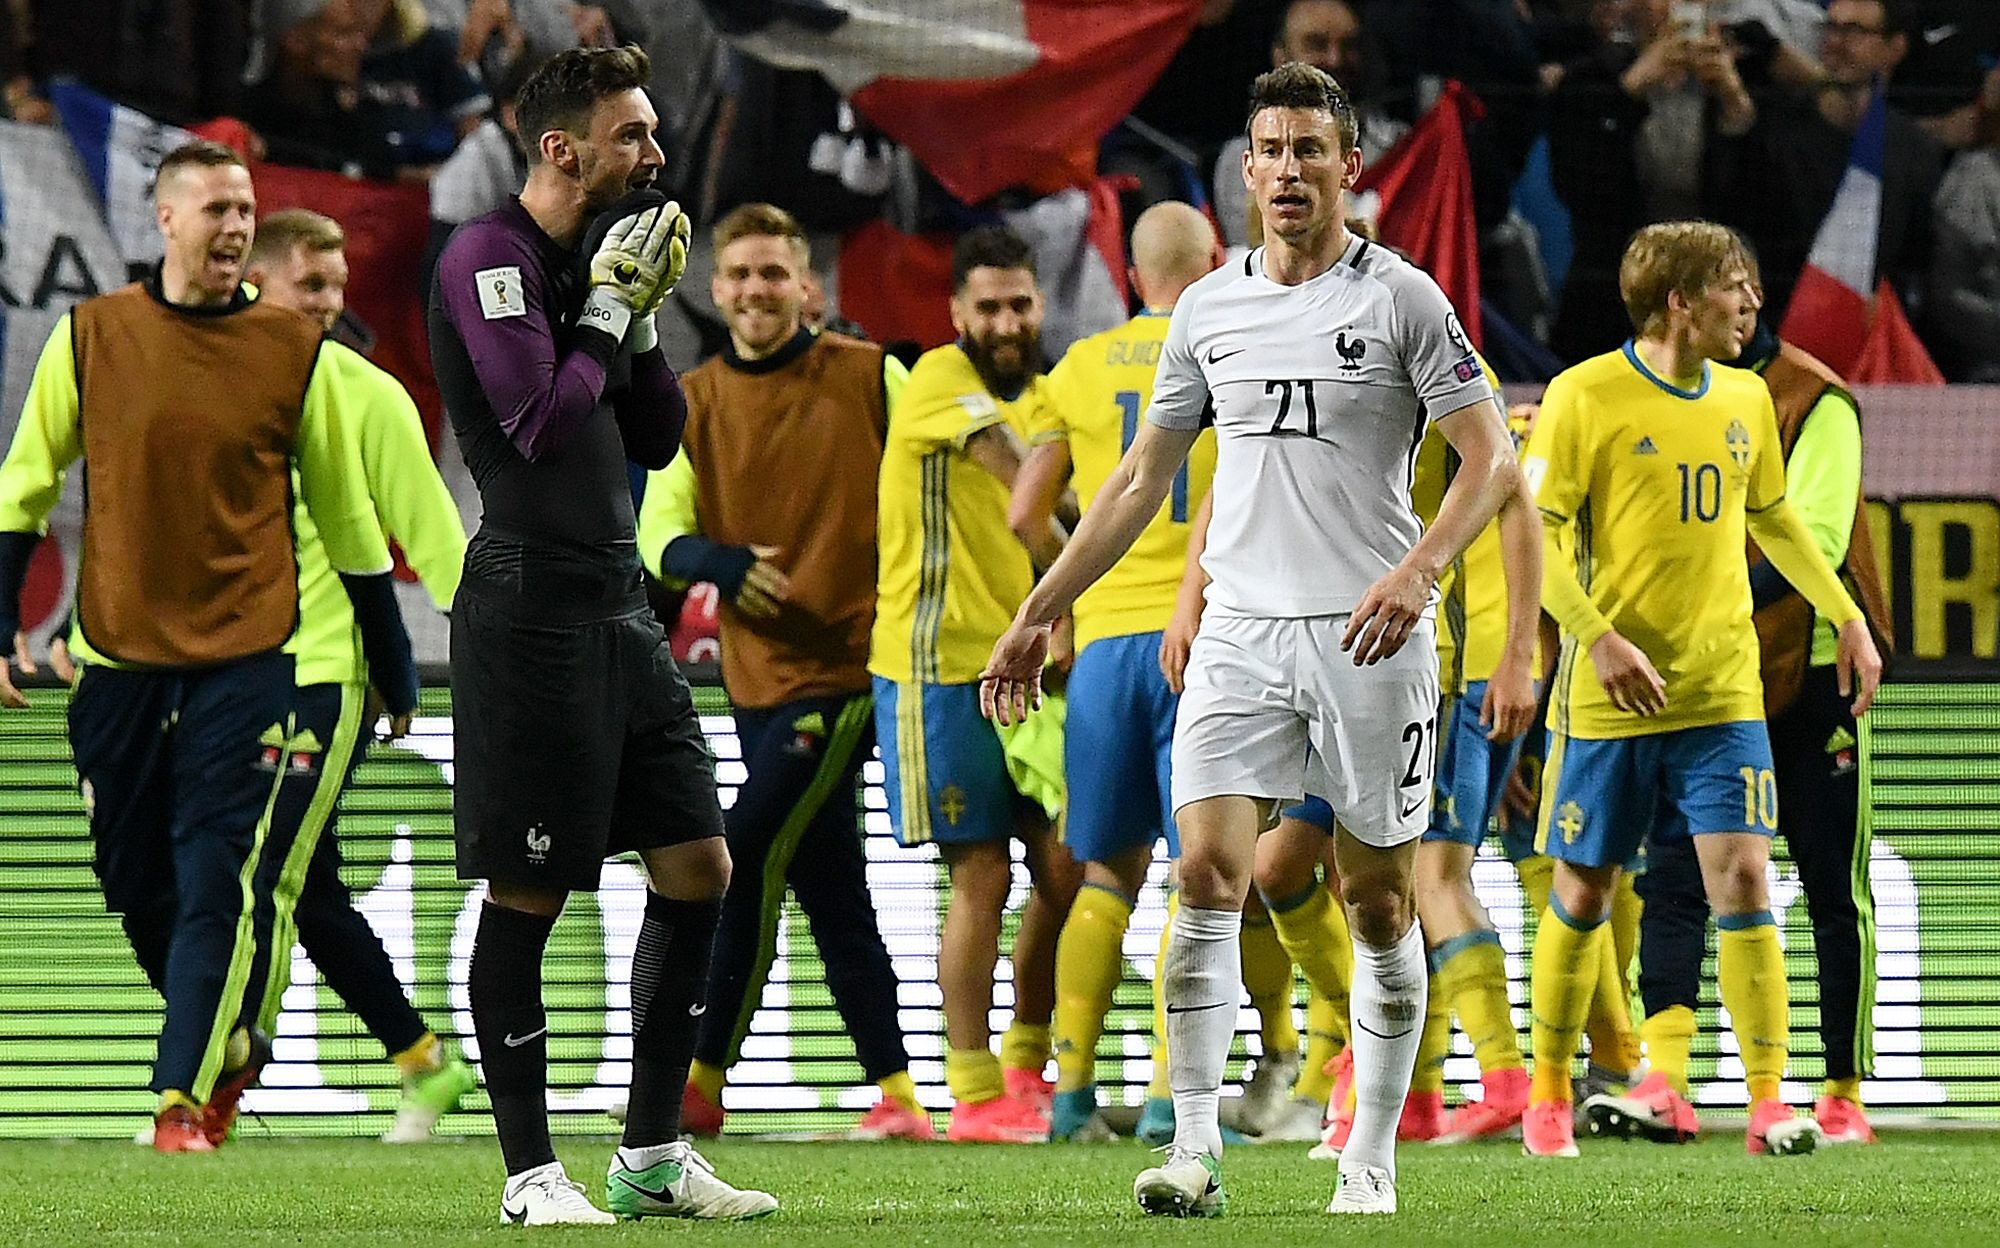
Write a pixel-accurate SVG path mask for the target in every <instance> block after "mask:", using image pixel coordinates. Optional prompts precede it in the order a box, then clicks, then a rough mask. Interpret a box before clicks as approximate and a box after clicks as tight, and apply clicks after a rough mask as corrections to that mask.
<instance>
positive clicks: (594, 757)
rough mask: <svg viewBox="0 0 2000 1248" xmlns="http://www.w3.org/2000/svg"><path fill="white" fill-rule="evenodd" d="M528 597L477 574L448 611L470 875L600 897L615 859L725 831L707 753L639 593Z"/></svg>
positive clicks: (463, 866) (461, 856) (462, 846)
mask: <svg viewBox="0 0 2000 1248" xmlns="http://www.w3.org/2000/svg"><path fill="white" fill-rule="evenodd" d="M531 601H532V600H531V599H529V598H527V597H524V596H522V595H520V594H518V593H516V592H514V587H508V588H506V589H496V588H494V587H492V586H490V585H486V584H483V583H482V582H481V581H480V580H478V579H476V578H474V577H472V576H470V575H468V576H467V578H466V581H465V583H464V585H463V586H461V588H460V590H459V593H458V597H457V600H456V602H455V603H454V604H453V607H452V614H451V683H452V706H453V711H452V713H453V720H454V725H455V734H456V742H455V747H454V751H453V753H454V764H455V768H456V773H457V774H456V778H455V780H454V783H453V789H452V806H453V812H454V815H455V819H454V822H455V824H456V832H457V841H458V875H459V878H460V879H463V880H501V881H505V882H507V883H511V884H522V885H529V886H534V887H539V888H549V889H567V890H571V891H575V890H595V889H596V888H597V886H598V877H599V874H600V872H601V871H602V869H603V866H604V860H605V859H606V858H609V857H611V856H612V855H615V854H619V853H623V852H625V851H627V850H642V849H653V848H658V847H661V846H667V845H679V844H684V843H686V842H689V841H696V840H701V839H702V838H704V837H711V836H721V835H722V810H721V808H720V807H719V806H718V805H717V803H716V797H715V765H714V762H713V760H712V759H711V757H710V754H709V751H708V742H707V739H706V738H705V737H704V736H703V735H702V731H701V724H700V721H699V719H698V718H697V716H696V715H695V710H694V700H693V697H692V695H691V694H690V693H689V691H688V684H687V680H686V678H685V677H683V676H682V675H681V673H680V669H679V668H678V667H677V666H676V665H675V664H674V660H673V655H672V653H671V652H670V651H669V649H668V643H667V636H666V632H665V630H664V629H663V628H661V626H660V622H659V620H658V618H657V617H655V616H654V614H653V612H652V609H651V608H650V607H648V606H647V605H646V602H645V598H644V594H643V592H642V591H641V592H637V593H634V594H628V595H624V596H622V597H620V598H619V599H617V600H615V601H612V602H610V603H608V604H607V605H608V610H598V611H585V612H581V613H579V612H576V611H569V612H566V613H553V612H550V611H548V610H547V609H545V608H543V607H542V606H541V605H540V604H535V605H533V606H531V605H530V603H531ZM579 614H583V615H595V616H596V618H582V619H579V618H576V617H577V615H579Z"/></svg>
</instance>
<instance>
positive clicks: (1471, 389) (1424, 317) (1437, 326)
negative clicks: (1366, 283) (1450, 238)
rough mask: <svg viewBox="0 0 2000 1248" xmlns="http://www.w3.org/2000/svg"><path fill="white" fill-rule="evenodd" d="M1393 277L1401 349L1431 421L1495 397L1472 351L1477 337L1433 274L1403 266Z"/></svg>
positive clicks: (1405, 365) (1390, 284)
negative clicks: (1467, 331)
mask: <svg viewBox="0 0 2000 1248" xmlns="http://www.w3.org/2000/svg"><path fill="white" fill-rule="evenodd" d="M1392 273H1393V276H1392V277H1391V278H1390V281H1389V289H1390V291H1391V292H1392V293H1391V300H1390V302H1391V305H1392V307H1393V308H1394V309H1395V317H1396V326H1395V333H1396V349H1397V352H1398V354H1399V355H1401V357H1402V362H1403V371H1404V373H1406V374H1407V375H1408V376H1409V379H1410V386H1411V388H1412V389H1414V390H1415V391H1416V393H1417V401H1418V402H1419V403H1421V404H1423V407H1424V411H1425V413H1426V414H1427V415H1428V416H1429V418H1430V419H1431V420H1436V419H1437V418H1438V417H1440V416H1449V415H1450V414H1451V413H1453V412H1455V411H1457V410H1458V409H1459V408H1461V407H1465V406H1467V405H1469V404H1473V403H1477V402H1479V400H1481V399H1490V398H1492V397H1493V387H1492V386H1490V385H1488V384H1487V382H1486V373H1485V371H1484V370H1483V369H1481V368H1480V367H1479V357H1478V356H1476V355H1474V354H1473V351H1472V340H1471V339H1470V338H1467V337H1466V335H1465V326H1463V325H1461V324H1460V323H1459V320H1458V313H1456V312H1454V311H1452V310H1451V301H1450V300H1449V299H1446V298H1445V296H1444V291H1442V290H1440V289H1439V288H1438V284H1437V282H1436V281H1435V280H1434V279H1433V278H1432V277H1431V275H1430V274H1428V273H1426V272H1424V271H1423V270H1422V269H1420V268H1417V267H1416V266H1415V265H1408V264H1406V265H1399V266H1397V267H1396V268H1395V269H1394V270H1392Z"/></svg>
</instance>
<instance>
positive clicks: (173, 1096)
mask: <svg viewBox="0 0 2000 1248" xmlns="http://www.w3.org/2000/svg"><path fill="white" fill-rule="evenodd" d="M176 1105H185V1106H186V1107H187V1108H189V1109H197V1110H198V1109H200V1108H201V1106H199V1105H197V1104H195V1100H194V1098H193V1097H191V1096H189V1095H188V1094H187V1093H185V1092H182V1091H180V1090H179V1089H177V1088H168V1089H167V1090H166V1091H165V1092H162V1093H160V1103H159V1104H158V1105H156V1106H155V1107H154V1108H153V1116H154V1117H155V1118H157V1117H159V1116H160V1115H161V1114H164V1113H166V1112H167V1111H168V1110H170V1109H172V1108H173V1107H174V1106H176Z"/></svg>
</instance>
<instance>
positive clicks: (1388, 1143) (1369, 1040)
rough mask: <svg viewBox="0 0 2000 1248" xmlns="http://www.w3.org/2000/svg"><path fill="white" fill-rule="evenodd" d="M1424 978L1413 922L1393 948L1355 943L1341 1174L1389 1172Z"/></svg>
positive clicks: (1420, 938) (1412, 1063)
mask: <svg viewBox="0 0 2000 1248" xmlns="http://www.w3.org/2000/svg"><path fill="white" fill-rule="evenodd" d="M1429 983H1430V977H1429V975H1427V974H1426V973H1425V966H1424V935H1423V931H1422V929H1421V928H1419V927H1418V925H1417V924H1416V923H1415V922H1412V923H1411V924H1410V930H1409V931H1407V932H1404V933H1403V938H1402V939H1401V940H1399V941H1397V942H1396V943H1395V944H1393V945H1388V946H1382V945H1371V944H1368V943H1367V942H1365V941H1363V940H1362V939H1361V937H1360V936H1359V934H1357V935H1356V936H1355V938H1354V988H1353V991H1352V993H1351V995H1350V997H1349V1000H1348V1011H1349V1013H1350V1014H1351V1016H1352V1017H1353V1020H1354V1030H1353V1038H1352V1041H1351V1042H1352V1044H1353V1046H1354V1130H1353V1131H1352V1132H1351V1133H1350V1134H1349V1135H1348V1137H1347V1147H1346V1148H1345V1149H1344V1150H1342V1152H1341V1154H1340V1169H1341V1172H1342V1173H1346V1172H1348V1171H1350V1170H1353V1169H1354V1168H1355V1167H1357V1166H1375V1167H1378V1168H1380V1169H1383V1170H1387V1171H1388V1172H1389V1177H1390V1178H1392V1179H1393V1178H1394V1177H1395V1175H1396V1123H1397V1121H1398V1120H1399V1119H1401V1118H1402V1116H1403V1101H1404V1100H1405V1098H1407V1097H1408V1096H1409V1094H1410V1074H1411V1072H1412V1071H1413V1070H1415V1069H1416V1065H1417V1046H1418V1044H1419V1043H1421V1042H1422V1040H1423V1035H1424V1010H1425V1008H1426V1006H1427V1004H1428V1002H1427V999H1426V998H1427V996H1428V991H1429Z"/></svg>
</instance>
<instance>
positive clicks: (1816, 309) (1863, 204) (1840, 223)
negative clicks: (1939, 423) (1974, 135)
mask: <svg viewBox="0 0 2000 1248" xmlns="http://www.w3.org/2000/svg"><path fill="white" fill-rule="evenodd" d="M1887 121H1888V105H1887V104H1886V103H1885V102H1884V100H1883V97H1882V92H1881V91H1880V90H1877V91H1876V93H1875V98H1874V100H1872V101H1871V102H1870V103H1869V105H1868V112H1867V113H1866V114H1865V115H1864V116H1863V117H1862V119H1861V128H1860V129H1859V130H1857V131H1856V132H1855V135H1854V146H1853V147H1852V148H1851V149H1850V150H1849V152H1848V156H1847V173H1846V175H1845V176H1844V177H1842V178H1841V181H1840V189H1839V190H1838V191H1837V192H1835V194H1834V197H1833V207H1831V208H1829V209H1828V210H1827V214H1826V216H1825V218H1824V219H1822V220H1821V221H1820V223H1819V233H1818V234H1816V235H1814V237H1813V245H1812V252H1811V254H1809V255H1808V256H1807V257H1806V267H1805V269H1804V270H1803V271H1802V272H1800V274H1799V280H1798V284H1797V285H1796V286H1794V287H1793V288H1792V301H1791V303H1790V305H1788V306H1787V307H1786V308H1785V320H1784V324H1783V325H1782V326H1781V327H1780V328H1779V331H1778V332H1779V335H1780V336H1781V337H1783V338H1785V339H1787V340H1789V341H1791V342H1792V343H1794V344H1796V345H1797V346H1800V347H1803V348H1805V349H1806V350H1807V351H1809V352H1811V353H1812V354H1814V355H1816V356H1818V357H1819V358H1820V359H1822V360H1824V361H1826V362H1827V364H1829V365H1830V366H1832V368H1833V369H1834V371H1836V372H1838V373H1840V374H1841V375H1843V376H1844V377H1846V378H1847V379H1848V380H1849V381H1853V382H1914V383H1925V384H1931V385H1938V384H1941V383H1942V382H1943V380H1944V378H1943V377H1942V375H1940V374H1939V373H1938V370H1937V365H1935V364H1934V363H1932V362H1931V358H1930V354H1929V352H1927V351H1925V350H1924V345H1923V343H1922V342H1921V341H1919V340H1918V338H1917V335H1916V332H1915V331H1914V330H1912V329H1911V328H1910V322H1909V318H1908V317H1907V316H1905V315H1904V313H1903V304H1902V300H1900V299H1898V298H1897V297H1896V291H1895V288H1894V287H1893V286H1891V285H1890V284H1889V282H1888V280H1887V279H1886V278H1885V279H1883V280H1882V281H1881V282H1879V283H1878V282H1877V281H1876V280H1875V248H1876V240H1877V239H1878V238H1879V237H1880V235H1881V228H1882V146H1883V139H1884V135H1885V132H1886V130H1887Z"/></svg>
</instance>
